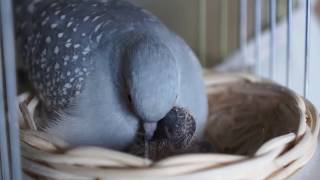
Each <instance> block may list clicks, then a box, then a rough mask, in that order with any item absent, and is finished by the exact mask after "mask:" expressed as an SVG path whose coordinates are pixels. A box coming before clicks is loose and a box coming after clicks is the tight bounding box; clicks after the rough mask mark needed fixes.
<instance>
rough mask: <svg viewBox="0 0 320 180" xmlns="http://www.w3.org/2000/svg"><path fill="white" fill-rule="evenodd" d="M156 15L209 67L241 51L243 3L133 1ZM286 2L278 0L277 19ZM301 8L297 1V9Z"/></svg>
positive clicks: (266, 0)
mask: <svg viewBox="0 0 320 180" xmlns="http://www.w3.org/2000/svg"><path fill="white" fill-rule="evenodd" d="M129 1H130V0H129ZM132 2H134V3H135V4H137V5H139V6H142V7H144V8H146V9H148V10H150V11H151V12H152V13H154V14H155V15H157V16H158V17H159V18H160V19H161V20H162V22H163V23H165V24H166V25H167V26H168V27H169V28H170V29H171V30H173V31H174V32H176V33H177V34H179V35H180V36H182V37H183V38H184V39H185V40H186V41H187V43H188V44H189V45H190V46H191V47H192V48H193V50H194V51H195V52H196V54H197V55H198V57H199V58H200V59H201V63H202V64H203V65H204V66H206V67H212V66H213V65H215V64H217V63H219V62H221V61H222V60H223V59H224V58H226V57H228V55H230V54H231V53H233V52H235V51H236V50H237V49H238V48H239V44H240V43H239V38H240V37H239V30H240V22H239V19H240V18H239V15H240V8H239V7H240V0H132ZM254 2H255V0H248V2H247V3H248V7H247V9H248V12H247V17H248V19H247V21H248V27H247V30H248V32H247V37H248V39H251V38H252V37H253V35H254ZM286 3H287V0H277V19H278V21H281V20H284V19H285V15H286V11H287V4H286ZM298 5H299V2H298V1H297V0H294V7H295V8H296V7H297V6H298ZM268 9H269V0H263V12H262V14H263V20H262V22H263V29H264V30H266V29H267V28H268V24H269V10H268Z"/></svg>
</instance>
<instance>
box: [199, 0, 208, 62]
mask: <svg viewBox="0 0 320 180" xmlns="http://www.w3.org/2000/svg"><path fill="white" fill-rule="evenodd" d="M198 6H199V10H198V11H199V15H198V18H199V19H198V22H199V25H198V26H199V27H198V28H199V29H198V43H199V44H198V48H199V55H200V60H201V62H202V64H203V66H205V67H206V65H207V0H199V1H198Z"/></svg>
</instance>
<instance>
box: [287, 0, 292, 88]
mask: <svg viewBox="0 0 320 180" xmlns="http://www.w3.org/2000/svg"><path fill="white" fill-rule="evenodd" d="M292 8H293V6H292V0H287V60H286V85H287V86H288V87H289V85H290V73H291V62H292V60H291V54H292V49H291V38H292V31H291V30H292Z"/></svg>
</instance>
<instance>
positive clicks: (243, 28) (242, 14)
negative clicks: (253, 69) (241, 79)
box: [239, 0, 248, 64]
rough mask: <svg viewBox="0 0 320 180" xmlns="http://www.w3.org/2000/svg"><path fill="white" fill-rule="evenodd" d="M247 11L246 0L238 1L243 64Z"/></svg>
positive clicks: (245, 51) (245, 49) (245, 50)
mask: <svg viewBox="0 0 320 180" xmlns="http://www.w3.org/2000/svg"><path fill="white" fill-rule="evenodd" d="M247 12H248V4H247V0H241V1H240V19H239V27H240V31H239V33H240V34H239V44H240V50H241V55H242V63H244V64H245V61H246V57H247V47H246V46H247V23H248V19H247Z"/></svg>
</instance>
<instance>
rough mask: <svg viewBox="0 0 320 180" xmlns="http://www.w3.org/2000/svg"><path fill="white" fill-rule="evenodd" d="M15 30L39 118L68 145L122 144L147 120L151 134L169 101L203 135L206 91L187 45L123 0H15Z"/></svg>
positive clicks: (119, 147) (148, 134) (114, 146)
mask: <svg viewBox="0 0 320 180" xmlns="http://www.w3.org/2000/svg"><path fill="white" fill-rule="evenodd" d="M15 1H16V2H15V4H16V9H15V14H16V33H17V37H18V44H19V45H20V46H19V48H20V51H21V55H22V58H23V59H24V60H25V63H26V68H27V71H28V74H29V77H30V81H31V83H32V85H33V88H34V90H35V92H36V94H37V95H38V97H39V98H40V100H41V106H40V107H39V108H38V116H39V120H38V121H37V124H38V126H39V127H40V128H41V130H42V131H45V132H47V133H49V134H53V135H56V136H59V137H60V138H62V139H64V140H66V141H67V142H69V143H70V144H71V145H74V146H83V145H96V146H103V147H108V148H112V149H117V150H123V149H125V148H127V147H128V146H129V145H131V144H132V143H133V142H134V140H135V138H136V136H137V133H138V127H139V124H144V128H145V132H146V137H147V138H148V139H151V138H152V136H153V134H154V132H155V130H156V128H157V123H158V122H159V121H160V120H161V119H163V118H164V117H165V116H166V114H168V112H169V111H170V110H171V109H172V108H173V107H174V106H179V107H183V108H185V109H187V110H188V112H190V113H191V114H192V115H193V116H194V117H195V119H196V123H197V129H196V134H198V135H199V136H201V134H202V132H203V128H204V125H205V121H206V117H207V98H206V94H205V90H204V84H203V81H202V73H201V66H200V64H199V62H198V59H197V58H196V56H195V55H194V53H193V52H192V50H191V49H190V48H189V47H188V45H187V44H186V43H185V42H184V41H183V40H182V39H181V38H180V37H178V36H177V35H176V34H174V33H173V32H171V31H170V30H168V29H167V28H166V27H165V26H164V25H163V24H162V23H161V22H160V21H159V20H158V19H157V18H156V17H155V16H153V15H152V14H150V13H149V12H148V11H146V10H144V9H142V8H139V7H136V6H134V5H132V4H131V3H129V2H126V1H121V0H15Z"/></svg>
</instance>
